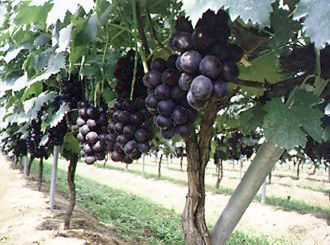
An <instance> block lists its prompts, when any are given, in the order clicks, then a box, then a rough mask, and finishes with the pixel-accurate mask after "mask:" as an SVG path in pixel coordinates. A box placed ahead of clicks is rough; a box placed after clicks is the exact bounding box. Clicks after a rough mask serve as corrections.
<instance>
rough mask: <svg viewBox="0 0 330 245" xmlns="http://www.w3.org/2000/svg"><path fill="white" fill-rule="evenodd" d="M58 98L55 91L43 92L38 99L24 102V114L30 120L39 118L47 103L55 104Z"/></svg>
mask: <svg viewBox="0 0 330 245" xmlns="http://www.w3.org/2000/svg"><path fill="white" fill-rule="evenodd" d="M56 96H57V93H56V92H54V91H52V92H43V93H41V94H40V95H39V96H38V97H34V98H32V99H29V100H26V101H24V102H23V107H24V112H25V113H26V114H27V115H28V117H29V118H30V119H34V118H36V117H37V114H38V112H39V111H40V109H41V107H42V106H43V105H44V104H46V103H51V102H53V101H54V99H55V97H56Z"/></svg>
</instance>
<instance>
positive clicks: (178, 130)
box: [143, 55, 197, 139]
mask: <svg viewBox="0 0 330 245" xmlns="http://www.w3.org/2000/svg"><path fill="white" fill-rule="evenodd" d="M177 57H178V56H177V55H172V56H170V57H169V58H168V60H167V61H165V60H163V59H160V58H157V59H154V60H153V61H152V62H151V65H150V68H151V70H150V71H149V72H148V73H147V74H145V76H144V77H143V83H144V85H145V86H146V87H148V96H147V98H146V99H145V104H146V107H147V109H148V110H149V112H150V113H152V114H154V115H155V116H154V122H155V124H156V125H157V127H159V128H160V134H161V135H162V137H163V138H165V139H171V138H172V137H173V136H174V135H176V134H177V135H179V136H181V137H183V138H185V137H188V136H189V135H190V134H191V132H192V130H193V129H194V126H193V122H194V120H195V118H196V116H197V113H196V111H195V110H194V109H193V108H191V107H190V106H189V104H188V101H187V93H186V91H184V90H183V89H182V88H180V86H179V77H180V72H179V70H178V69H177V68H176V64H175V62H176V60H177Z"/></svg>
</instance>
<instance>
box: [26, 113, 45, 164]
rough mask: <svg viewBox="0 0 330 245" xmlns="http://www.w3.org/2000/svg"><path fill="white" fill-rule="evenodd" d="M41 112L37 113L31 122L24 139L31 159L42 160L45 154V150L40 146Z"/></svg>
mask: <svg viewBox="0 0 330 245" xmlns="http://www.w3.org/2000/svg"><path fill="white" fill-rule="evenodd" d="M42 113H43V112H42V110H41V111H39V112H38V116H37V118H36V119H34V120H32V122H31V124H30V128H29V131H28V134H27V137H26V145H27V149H28V152H29V153H30V154H31V156H32V157H35V158H42V157H44V155H45V154H46V149H45V147H44V146H40V141H41V137H42V133H41V117H42Z"/></svg>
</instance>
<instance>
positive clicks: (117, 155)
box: [111, 151, 125, 162]
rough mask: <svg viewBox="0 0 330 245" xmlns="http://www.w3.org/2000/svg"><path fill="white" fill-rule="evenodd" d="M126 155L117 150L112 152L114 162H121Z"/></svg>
mask: <svg viewBox="0 0 330 245" xmlns="http://www.w3.org/2000/svg"><path fill="white" fill-rule="evenodd" d="M124 157H125V155H124V154H122V153H119V152H117V151H113V152H112V153H111V160H112V161H114V162H120V161H122V160H123V159H124Z"/></svg>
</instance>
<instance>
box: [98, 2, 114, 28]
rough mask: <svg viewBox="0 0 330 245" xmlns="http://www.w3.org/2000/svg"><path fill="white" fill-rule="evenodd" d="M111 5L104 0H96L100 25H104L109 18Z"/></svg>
mask: <svg viewBox="0 0 330 245" xmlns="http://www.w3.org/2000/svg"><path fill="white" fill-rule="evenodd" d="M111 10H112V5H111V4H110V3H109V2H108V1H106V0H97V1H96V14H97V17H98V21H99V23H100V24H101V25H105V24H106V23H107V22H108V20H109V15H110V13H111Z"/></svg>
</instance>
